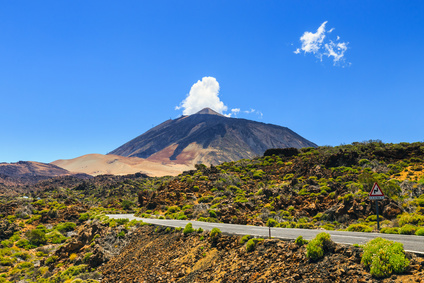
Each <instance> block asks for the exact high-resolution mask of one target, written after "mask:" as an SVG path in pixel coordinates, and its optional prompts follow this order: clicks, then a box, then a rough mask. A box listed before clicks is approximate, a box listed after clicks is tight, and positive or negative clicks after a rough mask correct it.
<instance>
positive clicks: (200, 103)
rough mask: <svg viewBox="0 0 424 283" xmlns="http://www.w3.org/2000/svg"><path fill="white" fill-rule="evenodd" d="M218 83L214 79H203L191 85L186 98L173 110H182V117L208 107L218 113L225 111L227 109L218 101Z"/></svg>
mask: <svg viewBox="0 0 424 283" xmlns="http://www.w3.org/2000/svg"><path fill="white" fill-rule="evenodd" d="M218 96H219V83H218V82H217V80H216V79H215V78H214V77H203V78H202V80H201V81H200V80H199V81H197V83H195V84H193V86H192V87H191V89H190V92H189V94H188V95H187V97H186V98H185V99H184V100H183V101H182V102H181V103H180V105H179V106H176V107H175V109H176V110H179V109H184V110H183V115H191V114H194V113H196V112H199V111H200V110H202V109H203V108H206V107H209V108H211V109H212V110H215V111H216V112H218V113H221V114H222V113H223V112H224V111H227V109H228V107H227V106H225V105H224V102H222V101H221V100H220V99H219V97H218Z"/></svg>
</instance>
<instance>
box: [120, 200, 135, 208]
mask: <svg viewBox="0 0 424 283" xmlns="http://www.w3.org/2000/svg"><path fill="white" fill-rule="evenodd" d="M133 205H134V203H133V202H132V201H130V200H123V201H122V202H121V206H122V208H123V209H125V210H128V209H131V207H132V206H133Z"/></svg>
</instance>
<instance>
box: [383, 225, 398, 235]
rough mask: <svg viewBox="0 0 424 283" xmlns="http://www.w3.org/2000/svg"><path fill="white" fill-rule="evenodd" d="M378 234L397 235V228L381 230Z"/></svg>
mask: <svg viewBox="0 0 424 283" xmlns="http://www.w3.org/2000/svg"><path fill="white" fill-rule="evenodd" d="M380 233H384V234H399V228H398V227H392V228H381V230H380Z"/></svg>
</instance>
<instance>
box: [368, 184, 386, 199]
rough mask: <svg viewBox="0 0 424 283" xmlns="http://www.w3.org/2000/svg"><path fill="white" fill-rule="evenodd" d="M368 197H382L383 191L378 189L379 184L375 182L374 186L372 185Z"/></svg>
mask: <svg viewBox="0 0 424 283" xmlns="http://www.w3.org/2000/svg"><path fill="white" fill-rule="evenodd" d="M369 197H370V199H371V200H379V199H384V194H383V191H382V190H381V189H380V186H379V185H378V184H377V183H374V186H372V190H371V192H370V194H369Z"/></svg>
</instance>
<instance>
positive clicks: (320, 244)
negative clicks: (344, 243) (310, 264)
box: [306, 232, 333, 261]
mask: <svg viewBox="0 0 424 283" xmlns="http://www.w3.org/2000/svg"><path fill="white" fill-rule="evenodd" d="M332 245H333V241H332V240H331V238H330V234H328V233H325V232H322V233H319V234H318V235H317V236H316V237H315V238H314V239H312V240H311V241H309V243H308V245H307V246H306V256H307V257H308V258H309V259H311V260H314V261H315V260H318V259H320V258H322V257H323V256H324V253H325V252H326V251H328V250H329V249H330V247H331V246H332Z"/></svg>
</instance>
